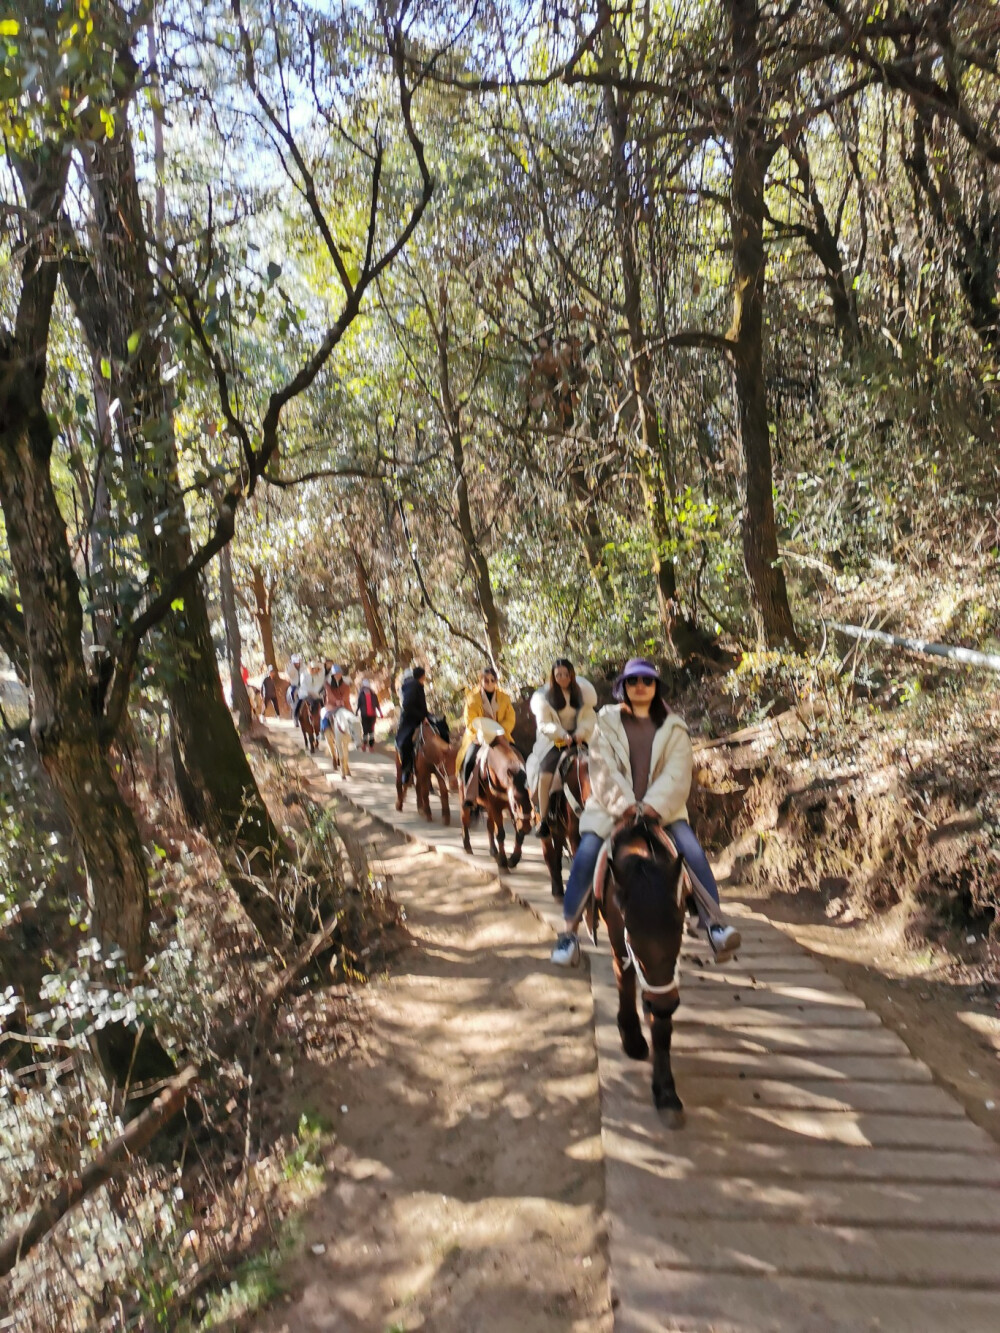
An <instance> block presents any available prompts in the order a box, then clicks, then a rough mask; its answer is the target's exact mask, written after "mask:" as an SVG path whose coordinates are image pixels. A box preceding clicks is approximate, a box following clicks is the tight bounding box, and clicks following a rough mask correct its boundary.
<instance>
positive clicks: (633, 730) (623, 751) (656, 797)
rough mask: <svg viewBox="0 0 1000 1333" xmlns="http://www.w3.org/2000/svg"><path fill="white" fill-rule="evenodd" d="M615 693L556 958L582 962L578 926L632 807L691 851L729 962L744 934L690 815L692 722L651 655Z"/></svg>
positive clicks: (698, 892)
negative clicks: (672, 704) (673, 704)
mask: <svg viewBox="0 0 1000 1333" xmlns="http://www.w3.org/2000/svg"><path fill="white" fill-rule="evenodd" d="M614 693H615V698H616V699H619V700H621V702H620V703H617V704H609V705H608V707H607V708H602V709H601V711H600V713H599V714H598V718H597V726H596V727H595V729H594V734H593V736H592V737H591V742H590V783H591V795H590V796H589V797H588V799H587V804H586V805H585V806H584V810H583V814H582V815H581V817H580V845H579V847H578V848H577V851H576V855H575V856H574V857H573V865H572V868H571V870H570V872H569V881H568V882H567V885H566V897H565V899H564V901H563V916H564V918H565V930H564V932H563V933H562V934H561V935H560V936H559V938H558V939H557V940H556V943H555V947H554V948H553V950H552V954H551V959H552V962H553V963H556V964H558V965H559V966H561V967H576V966H577V965H578V964H579V962H580V942H579V940H578V939H577V932H578V930H579V927H580V920H581V918H582V916H583V910H584V907H585V906H586V903H587V898H588V897H589V895H590V892H591V889H592V887H593V883H594V870H595V869H596V866H597V860H598V857H599V856H600V852H601V847H602V846H603V844H604V842H605V841H606V840H607V839H608V838H609V837H610V836H611V833H612V830H613V829H614V827H615V825H616V824H617V823H618V822H619V821H620V820H621V819H623V818H624V817H625V816H627V815H630V814H639V815H644V816H646V817H647V818H653V819H656V820H658V821H659V822H660V823H661V824H663V826H664V827H665V829H666V831H667V832H668V833H669V835H670V837H671V838H672V839H673V842H674V845H675V846H676V848H677V851H678V852H679V853H680V855H681V856H682V857H683V858H684V868H685V870H686V872H687V875H688V877H689V878H690V880H691V885H692V889H693V891H694V896H695V901H696V903H697V907H698V917H699V920H700V922H701V925H702V928H703V929H704V930H705V931H706V932H707V934H708V939H709V943H710V944H711V946H712V950H713V952H714V953H715V960H716V962H718V963H724V962H727V961H728V960H729V959H730V958H732V957H733V955H734V954H735V953H736V951H737V950H738V949H739V947H740V944H741V942H742V941H741V940H740V935H739V932H738V931H737V930H736V929H735V928H734V927H733V926H730V925H727V924H726V923H725V922H723V920H722V918H721V912H719V911H718V910H717V909H718V907H719V887H718V885H717V884H716V881H715V876H714V875H713V873H712V868H711V866H710V865H709V863H708V858H707V857H706V855H705V853H704V851H703V850H702V847H701V844H700V843H699V842H698V839H697V838H696V837H695V835H694V830H693V829H692V828H691V825H690V822H689V821H688V813H687V804H686V803H687V798H688V793H689V792H690V790H691V779H692V777H693V775H694V750H693V749H692V746H691V737H690V736H689V735H688V730H687V726H686V725H685V723H684V720H683V719H682V718H680V717H679V716H678V715H677V714H676V713H671V712H670V711H669V709H668V707H667V703H666V699H665V697H664V693H665V691H664V687H663V681H662V680H661V678H660V673H659V671H658V670H657V668H656V667H655V666H654V665H653V663H652V662H649V661H647V660H646V659H645V658H643V657H633V658H630V659H629V661H628V662H627V663H626V665H625V668H624V670H623V671H622V672H621V674H620V675H619V676H618V679H617V680H616V681H615V687H614Z"/></svg>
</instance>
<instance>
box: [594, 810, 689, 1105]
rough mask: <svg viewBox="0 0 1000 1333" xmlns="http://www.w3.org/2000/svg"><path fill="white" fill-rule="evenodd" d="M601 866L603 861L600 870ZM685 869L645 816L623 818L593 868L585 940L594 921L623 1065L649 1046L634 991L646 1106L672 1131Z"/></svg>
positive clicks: (657, 827) (642, 1043)
mask: <svg viewBox="0 0 1000 1333" xmlns="http://www.w3.org/2000/svg"><path fill="white" fill-rule="evenodd" d="M603 861H604V858H603V857H602V862H603ZM683 872H684V861H683V858H682V857H680V856H679V855H678V854H677V851H676V848H675V847H674V845H673V843H672V842H671V840H670V837H669V835H668V834H667V833H666V831H665V830H664V829H663V828H662V826H661V825H660V824H659V823H658V822H657V821H656V820H654V819H650V818H649V817H648V816H645V815H644V816H640V817H638V818H634V817H631V816H626V817H625V819H623V820H621V821H620V822H619V824H618V825H617V826H616V827H615V829H614V831H613V832H612V834H611V837H610V839H609V840H608V851H607V860H606V862H604V864H602V863H601V862H599V863H598V869H597V874H596V875H595V877H594V899H593V902H592V903H591V905H590V913H591V932H592V934H593V935H594V937H595V939H596V925H597V913H599V914H600V916H601V917H602V918H603V920H604V923H605V925H606V926H607V929H608V938H609V940H610V942H611V950H612V955H613V961H614V970H615V980H616V981H617V983H618V1033H619V1036H620V1037H621V1043H622V1050H623V1051H624V1052H625V1054H626V1055H627V1056H628V1058H629V1059H630V1060H645V1059H646V1057H647V1056H648V1055H649V1045H648V1043H647V1041H646V1038H645V1037H644V1036H643V1031H642V1023H641V1021H640V1019H639V1015H638V1012H637V1008H636V990H637V988H638V990H639V992H641V995H642V1007H643V1010H644V1011H645V1014H646V1017H647V1019H648V1020H649V1025H650V1034H651V1036H652V1039H653V1082H652V1087H653V1104H654V1105H655V1106H656V1108H657V1110H658V1111H660V1112H662V1113H664V1118H665V1120H666V1122H667V1124H668V1125H670V1127H671V1128H679V1127H680V1126H681V1125H682V1124H683V1123H684V1104H683V1103H682V1101H681V1099H680V1097H679V1096H678V1095H677V1088H676V1087H675V1085H674V1076H673V1071H672V1070H671V1067H670V1040H671V1036H672V1033H673V1016H674V1013H675V1011H676V1009H677V1007H678V1005H679V1004H680V993H679V989H678V967H679V958H680V952H681V942H682V940H683V935H684V917H685V911H686V898H687V885H686V883H685V876H684V873H683Z"/></svg>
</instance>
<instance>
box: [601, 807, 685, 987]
mask: <svg viewBox="0 0 1000 1333" xmlns="http://www.w3.org/2000/svg"><path fill="white" fill-rule="evenodd" d="M683 871H684V861H683V859H682V858H681V857H680V856H678V855H677V854H676V853H674V854H671V852H670V851H669V850H668V848H667V847H666V846H665V845H664V843H663V841H662V840H661V838H660V836H659V830H658V829H657V828H656V827H655V826H654V825H653V824H652V823H651V822H650V821H648V820H645V819H639V820H637V821H636V822H635V823H634V824H633V825H632V826H631V827H629V828H626V829H625V830H622V831H619V832H617V834H616V836H615V838H614V841H613V843H612V848H611V873H612V876H613V878H614V893H615V901H616V902H617V905H618V908H619V911H620V912H621V914H622V919H623V921H624V924H625V946H626V949H627V951H628V956H629V958H630V959H631V961H632V963H633V964H634V966H635V969H636V979H637V980H638V982H639V985H640V987H641V988H642V990H643V999H644V1002H645V1003H647V1004H649V1003H650V1001H651V1000H652V1001H653V1002H654V1003H655V998H656V997H657V996H658V995H659V996H662V995H666V994H670V995H673V994H674V993H675V992H676V987H677V960H678V958H679V957H680V952H681V943H682V941H683V938H684V911H685V905H684V885H683V882H682V874H683Z"/></svg>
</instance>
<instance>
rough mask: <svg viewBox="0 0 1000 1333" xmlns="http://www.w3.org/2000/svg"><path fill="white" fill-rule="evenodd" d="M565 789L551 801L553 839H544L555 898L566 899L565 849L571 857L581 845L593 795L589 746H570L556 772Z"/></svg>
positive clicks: (545, 854)
mask: <svg viewBox="0 0 1000 1333" xmlns="http://www.w3.org/2000/svg"><path fill="white" fill-rule="evenodd" d="M556 771H557V773H558V774H559V778H560V780H561V782H562V788H561V790H559V791H555V792H553V793H552V795H551V797H550V798H549V810H548V816H547V819H548V825H549V830H550V832H549V836H548V837H547V838H543V839H542V852H543V854H544V856H545V864H546V866H547V867H548V871H549V883H550V884H551V886H552V896H553V898H559V899H562V898H563V896H564V893H563V877H562V858H563V848H565V847H569V852H570V857H571V858H572V856H573V855H574V853H575V852H576V849H577V847H578V846H579V843H580V815H581V814H582V813H583V807H584V806H585V805H586V803H587V797H588V796H589V795H590V760H589V758H588V756H587V749H586V746H580V745H570V746H568V747H567V748H566V749H565V750H564V751H563V753H562V755H561V756H560V759H559V767H558V769H557V770H556Z"/></svg>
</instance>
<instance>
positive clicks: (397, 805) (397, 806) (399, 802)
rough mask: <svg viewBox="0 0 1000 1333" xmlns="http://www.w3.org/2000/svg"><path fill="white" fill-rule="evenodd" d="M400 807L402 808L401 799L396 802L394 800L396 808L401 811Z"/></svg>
mask: <svg viewBox="0 0 1000 1333" xmlns="http://www.w3.org/2000/svg"><path fill="white" fill-rule="evenodd" d="M402 808H403V802H402V801H397V802H396V809H397V811H401V810H402Z"/></svg>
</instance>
